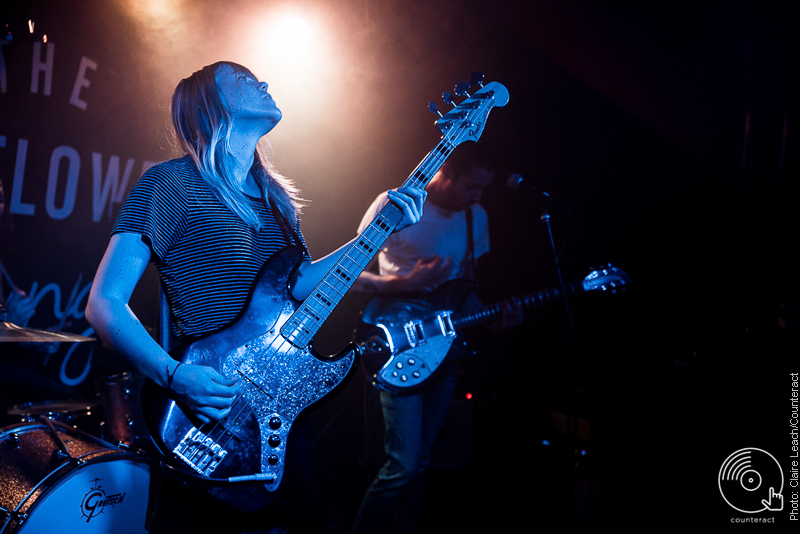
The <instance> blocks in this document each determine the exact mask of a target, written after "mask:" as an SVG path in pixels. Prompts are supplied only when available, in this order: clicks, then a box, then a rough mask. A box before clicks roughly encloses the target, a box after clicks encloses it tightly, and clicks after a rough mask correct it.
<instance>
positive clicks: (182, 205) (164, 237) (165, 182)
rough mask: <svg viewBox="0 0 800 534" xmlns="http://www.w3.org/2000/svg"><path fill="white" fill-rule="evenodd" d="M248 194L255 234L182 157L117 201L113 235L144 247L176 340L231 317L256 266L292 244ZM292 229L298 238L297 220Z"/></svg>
mask: <svg viewBox="0 0 800 534" xmlns="http://www.w3.org/2000/svg"><path fill="white" fill-rule="evenodd" d="M248 200H249V202H250V205H251V206H252V207H253V208H254V209H255V211H256V213H257V214H258V216H259V217H260V219H261V221H262V224H263V226H262V227H261V230H259V231H258V232H256V231H255V230H253V229H252V228H250V227H249V226H247V224H246V223H245V222H244V221H242V220H241V219H240V218H239V217H238V216H237V215H236V214H235V213H233V212H232V211H230V210H229V209H228V208H227V207H226V206H225V205H224V204H223V203H222V202H221V201H220V200H219V199H218V198H217V197H216V195H214V192H213V191H212V190H211V188H209V187H208V185H206V183H205V182H204V181H203V179H202V178H201V176H200V174H199V172H198V171H197V168H196V166H195V164H194V162H193V161H192V159H191V158H190V157H189V156H185V157H183V158H180V159H174V160H170V161H166V162H163V163H159V164H158V165H155V166H154V167H151V168H150V169H149V170H148V171H147V172H145V173H144V175H143V176H142V177H141V178H140V179H139V181H138V183H137V184H136V185H135V186H134V188H133V190H132V191H131V193H130V195H129V196H128V198H127V200H126V201H125V204H124V205H123V206H122V210H121V211H120V214H119V217H118V218H117V222H116V224H115V225H114V228H113V230H112V234H115V233H121V232H131V233H137V234H141V235H142V236H143V238H144V242H145V243H147V245H148V246H149V247H150V251H151V261H152V262H153V263H154V264H155V266H156V268H157V269H158V271H159V273H160V275H161V285H162V287H163V288H164V292H165V293H166V296H167V300H168V301H169V305H170V310H171V312H172V335H173V337H175V338H176V339H177V340H182V339H186V338H192V337H196V336H202V335H204V334H208V333H211V332H214V331H216V330H218V329H220V328H222V327H224V326H226V325H228V324H229V323H231V322H232V321H233V320H234V319H235V318H236V317H237V316H238V315H239V313H240V312H241V311H242V309H243V308H244V306H245V304H246V302H247V300H248V297H249V295H250V289H251V288H252V286H253V284H254V282H255V279H256V276H257V275H258V273H259V271H260V269H261V267H262V266H263V265H264V263H265V262H266V261H267V260H268V259H269V258H270V257H271V256H272V255H273V254H275V253H276V252H278V251H279V250H281V249H282V248H284V247H286V246H287V245H288V244H289V243H290V242H289V240H288V239H287V238H286V237H285V234H284V232H283V231H282V230H281V228H280V226H279V225H278V221H277V220H276V218H275V215H274V214H273V213H272V210H271V209H270V207H269V206H268V205H267V203H266V202H264V201H263V199H257V198H253V197H248ZM296 231H297V235H298V236H300V239H301V240H302V236H301V234H300V229H299V222H298V224H297V227H296Z"/></svg>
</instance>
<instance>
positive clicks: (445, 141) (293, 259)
mask: <svg viewBox="0 0 800 534" xmlns="http://www.w3.org/2000/svg"><path fill="white" fill-rule="evenodd" d="M481 78H482V77H481ZM472 81H473V82H474V83H477V84H478V85H480V86H481V88H480V89H479V90H478V91H476V92H475V93H474V94H473V95H472V96H469V95H468V94H467V93H466V91H465V90H464V89H469V87H470V84H469V83H466V82H465V84H463V85H462V84H459V86H460V87H461V89H462V90H461V91H458V90H457V94H464V95H466V96H467V98H466V99H465V100H464V101H463V102H461V103H460V104H459V105H458V106H456V107H455V108H454V109H452V110H451V111H449V112H448V113H446V114H445V115H443V116H441V118H440V119H439V120H438V121H437V124H438V126H439V128H440V130H441V131H442V134H443V135H442V139H441V141H440V142H439V143H438V144H437V145H436V147H435V148H434V149H433V150H432V151H431V152H430V153H428V155H427V156H425V158H424V159H423V160H422V162H421V163H420V164H419V165H418V166H417V168H416V169H415V170H414V172H413V173H412V174H411V176H409V178H408V179H407V180H406V181H405V183H404V184H403V186H405V187H412V188H417V189H420V190H421V189H424V188H425V187H426V186H427V185H428V182H429V181H430V180H431V178H433V175H434V174H435V173H436V171H437V170H438V169H439V168H440V167H441V166H442V164H443V163H444V161H445V159H447V157H448V156H449V155H450V153H451V152H452V150H453V149H454V148H455V147H456V146H457V145H459V144H461V143H462V142H464V141H477V140H478V138H479V137H480V136H481V134H482V133H483V129H484V126H485V124H486V120H487V118H488V115H489V112H490V111H491V110H492V108H494V107H502V106H504V105H505V104H506V103H507V102H508V91H507V90H506V88H505V87H504V86H503V85H501V84H499V83H496V82H491V83H488V84H487V85H486V86H483V84H482V83H481V82H480V81H478V80H476V79H474V78H473V80H472ZM464 85H466V87H464ZM459 86H457V89H458V87H459ZM431 109H432V110H435V107H433V106H432V108H431ZM440 115H441V114H440ZM401 219H402V213H401V212H400V210H399V209H398V208H397V207H396V206H394V205H393V204H387V205H386V206H385V207H384V208H383V209H382V210H381V211H380V213H378V215H377V216H376V217H375V219H374V220H373V221H372V222H371V223H370V225H369V226H368V227H367V228H366V229H365V230H364V231H363V232H362V233H361V234H360V235H359V237H358V238H357V239H356V240H355V241H354V242H353V243H352V244H351V245H350V246H349V247H348V248H347V250H346V251H345V253H344V254H343V255H342V256H341V258H340V259H339V260H338V261H337V262H336V264H335V265H334V266H333V267H332V268H331V269H330V271H329V272H328V273H327V274H326V275H325V276H324V277H323V279H322V281H321V282H320V283H319V285H317V287H316V288H315V289H314V290H313V291H312V292H311V295H310V296H309V297H308V298H307V299H306V300H305V301H304V302H302V303H298V302H297V301H295V300H294V299H293V298H292V297H291V293H290V291H289V289H288V287H289V283H290V280H291V276H292V275H293V274H294V272H295V271H296V269H297V267H298V266H299V264H300V262H301V261H302V253H301V252H300V251H299V250H297V249H295V248H288V249H285V250H283V251H282V252H280V253H278V254H276V255H275V256H273V257H272V258H271V259H270V261H268V262H267V264H266V265H265V266H264V268H263V269H262V272H261V273H260V275H259V277H258V278H257V280H256V283H255V287H254V288H253V290H252V294H251V297H250V299H249V301H248V304H247V306H246V307H245V309H244V311H243V312H242V314H241V315H240V316H239V318H238V319H237V320H236V321H235V322H234V323H233V324H231V325H230V326H228V327H226V328H225V329H223V330H221V331H219V332H216V333H214V334H211V335H209V336H207V337H204V338H201V339H199V340H197V341H194V342H192V343H191V344H189V345H187V346H184V347H180V348H179V349H178V350H177V351H174V352H173V354H172V355H173V357H174V358H175V359H177V360H179V361H181V362H184V363H189V364H200V365H207V366H211V367H213V368H215V369H217V370H218V371H219V372H221V373H222V374H224V375H225V376H228V377H240V378H241V381H242V387H241V394H240V396H239V397H238V398H237V399H236V402H235V403H234V405H233V408H232V410H231V412H230V414H229V415H228V416H227V417H225V418H224V419H222V420H220V421H218V422H216V423H213V424H206V425H201V424H196V423H198V422H197V421H195V420H194V419H193V418H192V417H190V416H187V415H186V413H184V411H183V410H182V407H181V406H180V405H179V404H177V403H176V402H175V401H174V400H172V399H170V398H168V397H167V396H166V392H165V391H163V390H161V389H159V388H155V387H151V388H149V395H146V401H145V403H144V404H145V413H146V414H147V416H148V419H149V420H150V422H149V425H148V427H149V430H150V434H151V436H152V437H153V441H154V443H155V445H156V447H157V448H158V451H159V452H160V453H161V455H162V457H163V460H164V463H165V465H166V466H167V467H168V468H169V469H171V470H172V471H174V472H175V473H176V474H178V475H179V476H182V477H183V478H184V479H185V480H188V481H190V482H191V483H193V484H194V485H195V486H197V487H199V488H202V489H204V490H206V491H207V492H208V493H210V494H211V495H213V496H214V497H216V498H217V499H219V500H221V501H223V502H225V503H226V504H227V505H229V506H231V507H232V508H234V509H237V510H258V509H261V508H263V507H265V506H266V505H268V504H269V503H270V502H271V501H272V500H273V499H274V497H275V495H276V492H277V491H278V489H279V488H280V487H281V482H282V480H283V478H284V476H285V475H286V473H285V469H286V452H287V446H289V447H291V440H292V428H293V425H294V424H295V422H296V421H297V419H298V417H300V416H301V415H304V414H305V413H307V412H308V411H309V410H310V409H311V408H312V406H313V405H315V404H318V403H320V402H321V401H323V400H324V399H326V398H328V397H329V396H331V395H332V394H333V393H334V392H335V391H336V389H337V388H339V387H341V386H343V385H344V383H345V381H346V380H347V379H348V378H349V377H350V376H351V375H352V374H353V372H354V371H355V366H356V363H357V360H358V355H359V349H358V347H357V346H355V345H353V344H351V345H349V346H348V347H346V348H345V349H344V350H343V351H342V352H340V353H339V354H337V355H335V356H332V357H322V356H319V355H318V354H316V353H315V352H314V351H313V350H312V348H311V346H310V345H311V342H312V339H313V338H314V335H315V334H316V333H317V331H318V330H319V328H320V327H321V326H322V324H323V322H324V321H325V320H326V319H327V318H328V316H329V315H330V314H331V312H332V311H333V309H334V307H335V306H336V305H337V304H338V303H339V301H340V300H341V298H342V297H343V296H344V294H345V293H346V292H347V290H348V289H350V287H351V286H352V284H353V282H354V281H355V279H356V278H358V276H359V274H361V272H362V271H363V270H364V268H365V267H366V266H367V264H368V263H369V262H370V260H371V259H372V258H373V257H374V256H375V254H376V253H377V252H378V250H379V249H380V248H381V246H382V245H383V243H384V242H385V240H386V238H387V237H388V236H389V235H390V234H391V233H392V231H393V230H394V228H395V227H396V226H397V224H398V223H399V222H400V220H401ZM289 469H290V470H291V468H289ZM289 476H290V475H289Z"/></svg>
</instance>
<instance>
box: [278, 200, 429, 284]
mask: <svg viewBox="0 0 800 534" xmlns="http://www.w3.org/2000/svg"><path fill="white" fill-rule="evenodd" d="M387 194H388V195H389V200H390V201H391V202H392V203H393V204H395V205H396V206H397V207H398V208H400V210H401V211H402V212H403V219H402V220H401V221H400V223H399V224H398V225H397V227H396V228H395V230H394V231H395V232H397V231H398V230H402V229H403V228H405V227H407V226H411V225H412V224H415V223H416V222H417V221H419V219H420V217H422V205H423V203H424V202H425V198H426V196H427V193H425V191H421V190H419V189H413V188H405V187H401V188H399V189H397V190H396V191H395V190H391V191H388V192H387ZM356 239H357V237H354V238H353V239H351V240H350V241H348V242H347V243H345V244H344V245H342V246H341V247H339V248H338V249H336V250H335V251H333V252H331V253H330V254H328V255H327V256H325V257H324V258H320V259H318V260H316V261H312V262H307V263H304V264H302V265H301V266H300V268H299V269H298V270H297V273H296V274H295V278H294V281H293V283H292V295H293V296H294V298H296V299H297V300H304V299H305V298H306V297H307V296H308V295H309V294H311V291H312V290H313V289H314V288H315V287H316V286H317V284H318V283H319V281H320V280H322V277H323V276H325V274H326V273H327V272H328V271H330V269H331V267H333V265H334V264H335V263H336V262H337V261H339V258H341V256H342V254H343V253H344V251H345V250H346V249H347V247H349V246H350V245H351V244H352V243H353V241H355V240H356Z"/></svg>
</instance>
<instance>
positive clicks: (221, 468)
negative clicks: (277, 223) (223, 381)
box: [143, 248, 359, 511]
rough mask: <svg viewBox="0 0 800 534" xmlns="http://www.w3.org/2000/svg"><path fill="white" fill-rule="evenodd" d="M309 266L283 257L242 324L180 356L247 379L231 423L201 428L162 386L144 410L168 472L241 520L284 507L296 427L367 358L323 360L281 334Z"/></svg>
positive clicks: (353, 351) (266, 272) (268, 270)
mask: <svg viewBox="0 0 800 534" xmlns="http://www.w3.org/2000/svg"><path fill="white" fill-rule="evenodd" d="M301 261H302V252H301V251H300V250H299V249H297V248H287V249H284V250H283V251H281V252H279V253H278V254H276V255H275V256H273V257H272V258H271V259H270V261H269V262H267V264H266V265H265V266H264V268H263V269H262V271H261V273H260V275H259V277H258V279H257V282H256V284H255V286H254V288H253V292H252V295H251V297H250V299H249V302H248V305H247V306H246V308H245V309H244V311H243V313H242V314H241V315H240V316H239V318H238V319H237V320H236V321H235V322H234V323H232V324H231V325H230V326H228V327H226V328H225V329H223V330H220V331H218V332H215V333H213V334H211V335H208V336H206V337H203V338H201V339H198V340H196V341H194V342H192V343H190V344H188V345H185V346H182V347H179V348H178V349H177V350H175V351H174V352H173V353H172V355H173V357H174V358H175V359H177V360H179V361H181V362H184V363H187V364H197V365H207V366H210V367H213V368H214V369H216V370H217V371H219V372H220V373H222V374H224V375H225V376H227V377H237V376H238V377H241V379H242V381H241V384H242V387H241V392H242V393H241V397H240V399H239V400H238V401H237V402H236V404H234V406H233V409H232V410H231V412H230V414H229V415H228V416H227V417H226V418H224V419H223V420H221V421H219V422H218V423H216V424H207V425H202V424H198V421H196V420H193V418H190V417H189V416H187V415H186V414H185V413H184V412H183V411H182V409H181V406H180V405H179V404H178V403H176V402H175V401H174V400H173V399H171V398H169V397H167V396H166V392H165V391H164V390H162V389H160V388H157V387H155V386H154V385H153V387H150V388H148V391H147V394H146V396H145V397H146V398H145V399H144V401H143V402H144V405H145V413H146V414H147V418H148V427H149V430H150V434H151V436H153V441H154V443H155V445H156V447H157V448H158V450H159V452H160V453H161V455H162V456H163V458H164V460H165V462H166V463H167V465H169V466H171V467H172V468H174V469H173V470H174V471H176V472H177V474H178V475H179V476H180V474H183V475H185V476H184V477H182V478H183V479H184V480H187V481H189V482H190V483H192V484H193V485H195V486H198V487H200V488H202V489H204V490H206V491H207V492H208V493H210V494H212V495H213V496H214V497H216V498H217V499H219V500H221V501H222V502H224V503H226V504H227V505H228V506H230V507H232V508H234V509H237V510H242V511H252V510H258V509H261V508H264V507H265V506H267V505H268V504H269V503H270V502H271V501H272V500H273V499H274V497H275V496H276V492H277V490H278V489H279V488H280V485H281V481H282V479H283V477H284V470H285V468H286V450H287V446H291V439H292V428H293V425H294V424H295V422H296V421H297V420H298V418H299V417H301V415H304V414H306V413H307V412H308V411H310V409H311V408H312V406H313V405H315V404H317V403H320V402H321V401H322V400H323V399H325V398H327V397H329V396H330V395H332V394H333V393H334V392H335V391H336V390H337V389H339V388H340V387H342V386H343V385H344V384H345V383H346V381H347V380H348V379H349V378H350V377H351V376H352V375H353V373H354V371H355V369H356V364H357V359H358V354H359V351H358V348H357V347H356V346H354V345H352V344H351V345H349V346H348V347H347V348H345V350H343V351H342V352H341V353H339V354H338V355H336V356H334V357H330V358H323V357H320V356H318V355H317V354H316V353H314V352H313V351H312V350H310V349H309V348H304V349H301V348H298V347H296V346H295V345H293V344H291V343H289V342H288V341H287V340H286V339H285V338H284V337H283V336H282V335H281V334H280V328H281V326H282V325H283V324H284V323H285V322H286V321H287V319H288V318H289V317H290V316H291V315H292V314H293V313H294V312H295V310H296V309H297V307H298V306H299V303H298V302H297V301H295V300H294V299H293V298H292V297H291V296H290V295H289V291H288V280H289V277H290V276H291V275H292V274H293V273H294V271H295V270H296V268H297V267H298V266H299V264H300V262H301ZM221 451H223V452H221ZM232 477H234V481H231V480H230V479H231V478H232ZM235 477H244V480H238V481H236V480H237V479H236V478H235Z"/></svg>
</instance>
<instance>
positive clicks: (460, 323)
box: [450, 281, 585, 330]
mask: <svg viewBox="0 0 800 534" xmlns="http://www.w3.org/2000/svg"><path fill="white" fill-rule="evenodd" d="M584 291H585V290H584V288H583V282H582V281H578V282H573V283H571V284H567V285H566V286H564V292H565V293H566V294H567V296H572V295H576V294H578V293H583V292H584ZM559 298H561V291H560V290H558V289H557V288H555V287H553V288H550V289H545V290H543V291H537V292H536V293H528V294H527V295H522V296H520V297H514V298H510V299H508V300H504V301H501V302H496V303H494V304H489V305H488V306H484V307H482V308H476V309H474V310H465V311H463V312H459V313H454V314H452V315H451V316H450V319H451V320H452V321H453V327H454V328H455V329H456V330H460V329H462V328H468V327H470V326H477V325H480V324H487V323H492V322H494V321H497V320H498V319H500V318H501V317H502V316H503V306H504V305H505V304H506V303H508V304H512V305H513V304H515V303H516V304H518V305H519V307H520V308H521V309H523V310H528V309H530V308H534V307H536V306H541V305H542V304H547V303H549V302H553V301H554V300H557V299H559Z"/></svg>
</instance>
